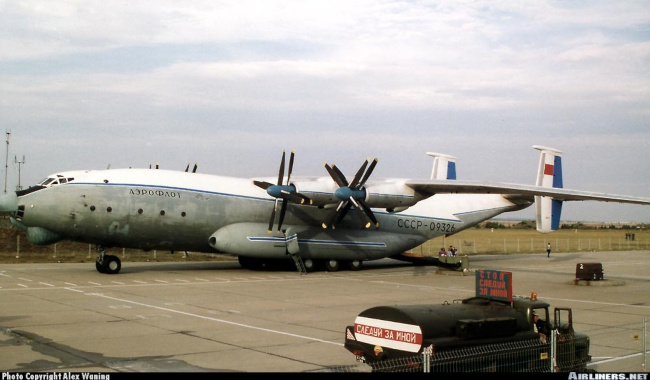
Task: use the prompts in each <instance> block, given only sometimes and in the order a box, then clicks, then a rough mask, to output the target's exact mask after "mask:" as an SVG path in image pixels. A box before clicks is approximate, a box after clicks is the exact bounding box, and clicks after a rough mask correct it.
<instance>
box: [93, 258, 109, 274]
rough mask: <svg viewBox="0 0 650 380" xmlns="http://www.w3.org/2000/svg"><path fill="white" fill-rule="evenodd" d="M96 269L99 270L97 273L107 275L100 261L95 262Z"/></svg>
mask: <svg viewBox="0 0 650 380" xmlns="http://www.w3.org/2000/svg"><path fill="white" fill-rule="evenodd" d="M95 267H96V268H97V272H99V273H106V268H105V267H104V265H103V264H102V263H100V262H99V259H97V261H95Z"/></svg>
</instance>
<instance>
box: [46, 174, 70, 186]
mask: <svg viewBox="0 0 650 380" xmlns="http://www.w3.org/2000/svg"><path fill="white" fill-rule="evenodd" d="M72 181H74V177H68V178H66V177H64V176H62V175H60V174H57V175H56V177H49V178H46V179H44V180H43V181H41V182H40V183H39V185H40V186H43V187H52V186H54V185H58V184H61V183H68V182H72Z"/></svg>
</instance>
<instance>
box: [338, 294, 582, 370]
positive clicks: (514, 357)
mask: <svg viewBox="0 0 650 380" xmlns="http://www.w3.org/2000/svg"><path fill="white" fill-rule="evenodd" d="M548 309H549V304H548V303H546V302H544V301H541V300H538V299H537V297H536V294H535V293H533V295H531V297H513V301H512V302H507V301H501V300H494V299H489V298H481V297H471V298H467V299H464V300H456V301H454V302H453V303H448V302H445V303H444V304H441V305H402V306H377V307H373V308H370V309H367V310H365V311H363V312H361V313H360V314H359V315H358V316H357V318H356V320H355V323H354V326H348V327H347V328H346V334H345V348H346V349H347V350H348V351H350V352H352V353H353V354H354V355H355V356H356V357H357V360H359V361H361V362H365V363H367V364H369V365H370V366H371V367H372V369H373V370H374V371H380V370H383V369H387V370H409V369H413V368H416V369H418V370H422V367H424V368H430V370H431V371H444V372H449V371H451V372H467V371H479V372H487V371H502V372H519V371H527V372H544V371H551V370H558V371H584V370H585V369H586V364H587V363H588V362H589V361H590V360H591V357H590V356H589V354H588V352H589V338H588V337H587V336H585V335H583V334H575V333H574V331H573V325H572V318H571V310H570V309H557V308H556V315H555V323H546V325H545V326H544V324H543V323H541V324H540V325H539V331H536V329H535V324H534V323H533V319H534V315H535V314H537V315H538V316H539V319H541V320H542V321H549V311H548ZM562 313H565V314H568V318H566V317H563V314H562ZM560 319H562V320H564V319H566V321H565V322H562V321H561V320H560ZM552 330H555V331H557V332H558V334H559V335H557V336H558V339H557V340H558V342H557V349H556V351H555V352H556V354H557V355H556V358H557V360H556V361H555V362H552V360H551V359H552V357H551V354H552V353H551V339H547V337H549V336H550V334H551V331H552ZM472 352H474V353H472ZM423 353H428V354H429V358H430V359H431V362H430V366H428V365H424V363H423V362H422V358H423V355H422V354H423ZM446 358H449V359H446ZM394 359H401V360H398V361H399V363H401V364H399V365H397V366H394V367H391V365H392V363H393V360H394ZM427 364H428V363H427Z"/></svg>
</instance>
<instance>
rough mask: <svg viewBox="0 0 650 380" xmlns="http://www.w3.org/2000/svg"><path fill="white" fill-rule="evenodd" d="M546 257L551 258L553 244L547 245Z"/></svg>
mask: <svg viewBox="0 0 650 380" xmlns="http://www.w3.org/2000/svg"><path fill="white" fill-rule="evenodd" d="M546 257H551V243H548V244H546Z"/></svg>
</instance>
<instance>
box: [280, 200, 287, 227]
mask: <svg viewBox="0 0 650 380" xmlns="http://www.w3.org/2000/svg"><path fill="white" fill-rule="evenodd" d="M287 203H288V202H287V200H286V199H283V200H282V207H281V208H280V220H279V221H278V232H279V231H281V230H282V222H283V221H284V214H285V213H286V212H287Z"/></svg>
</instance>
